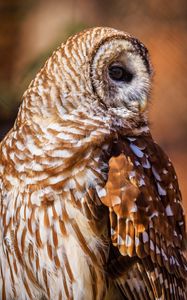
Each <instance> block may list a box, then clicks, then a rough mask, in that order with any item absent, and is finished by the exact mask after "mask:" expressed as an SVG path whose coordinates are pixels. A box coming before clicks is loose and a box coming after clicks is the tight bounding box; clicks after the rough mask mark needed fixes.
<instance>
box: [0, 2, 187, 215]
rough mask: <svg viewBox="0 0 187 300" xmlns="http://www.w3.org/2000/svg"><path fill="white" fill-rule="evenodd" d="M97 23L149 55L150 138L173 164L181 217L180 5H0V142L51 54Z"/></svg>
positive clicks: (183, 31) (186, 78) (185, 66)
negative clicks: (134, 38)
mask: <svg viewBox="0 0 187 300" xmlns="http://www.w3.org/2000/svg"><path fill="white" fill-rule="evenodd" d="M98 25H105V26H111V27H116V28H118V29H122V30H124V31H127V32H129V33H131V34H133V35H135V36H137V37H138V38H139V39H141V40H142V41H143V42H144V43H145V44H146V46H147V47H148V49H149V50H150V53H151V57H152V61H153V66H154V70H155V76H154V86H153V91H152V105H151V107H150V119H151V126H152V132H153V136H154V138H155V140H156V141H157V142H159V143H160V144H161V145H162V147H163V148H164V149H165V151H166V152H167V153H168V154H169V156H170V158H171V159H172V161H173V162H174V165H175V167H176V170H177V174H178V177H179V182H180V187H181V191H182V194H183V199H184V205H185V207H186V211H187V155H186V152H187V75H186V74H187V1H186V0H172V1H171V0H133V1H130V0H116V1H113V0H102V1H100V0H68V1H67V0H0V139H2V137H3V136H4V134H5V133H6V132H7V130H8V129H9V128H10V127H11V126H12V124H13V122H14V119H15V117H16V113H17V109H18V106H19V103H20V101H21V97H22V94H23V92H24V90H25V89H26V88H27V86H28V84H29V82H30V81H31V79H32V78H33V77H34V76H35V74H36V72H37V71H38V70H39V69H40V68H41V66H42V65H43V63H44V62H45V60H46V58H48V57H49V56H50V54H51V52H52V51H53V50H54V49H55V48H56V47H57V46H58V45H59V44H60V43H61V42H63V41H65V40H66V38H67V37H68V36H69V35H71V34H73V33H75V32H77V31H80V30H82V29H84V28H86V27H91V26H98Z"/></svg>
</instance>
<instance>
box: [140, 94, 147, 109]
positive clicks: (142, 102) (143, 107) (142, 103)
mask: <svg viewBox="0 0 187 300" xmlns="http://www.w3.org/2000/svg"><path fill="white" fill-rule="evenodd" d="M147 103H148V100H147V97H144V98H143V99H141V101H140V103H139V110H140V112H141V113H143V112H144V111H145V110H146V108H147Z"/></svg>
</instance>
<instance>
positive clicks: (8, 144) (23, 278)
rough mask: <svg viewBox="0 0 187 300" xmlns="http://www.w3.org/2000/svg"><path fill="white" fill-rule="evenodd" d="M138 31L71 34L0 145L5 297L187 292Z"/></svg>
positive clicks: (167, 164) (136, 298) (173, 180)
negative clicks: (152, 124) (150, 115)
mask: <svg viewBox="0 0 187 300" xmlns="http://www.w3.org/2000/svg"><path fill="white" fill-rule="evenodd" d="M152 73H153V71H152V66H151V62H150V58H149V54H148V51H147V49H146V48H145V46H144V45H143V44H142V43H141V42H140V41H139V40H138V39H136V38H134V37H132V36H131V35H129V34H127V33H124V32H122V31H118V30H115V29H112V28H105V27H96V28H92V29H88V30H85V31H83V32H81V33H79V34H76V35H75V36H73V37H70V38H69V39H68V40H67V42H66V43H65V44H62V45H61V46H60V47H59V48H58V49H57V50H56V51H55V52H54V53H53V54H52V56H51V57H50V58H49V59H48V60H47V62H46V63H45V65H44V67H43V68H42V69H41V71H40V72H39V73H38V74H37V75H36V77H35V79H34V80H33V81H32V82H31V84H30V86H29V87H28V89H27V90H26V92H25V93H24V95H23V101H22V104H21V106H20V109H19V112H18V116H17V119H16V121H15V124H14V126H13V128H12V129H11V130H10V131H9V133H8V134H7V135H6V137H5V138H4V139H3V141H2V142H1V144H0V236H1V239H0V241H1V243H0V299H2V300H5V299H6V300H9V299H10V300H13V299H14V300H18V299H19V300H25V299H28V300H31V299H32V300H44V299H45V300H50V299H51V300H52V299H54V300H115V299H116V300H120V299H129V300H146V299H147V300H148V299H152V300H154V299H157V300H161V299H163V300H169V299H176V300H178V299H183V300H184V299H186V292H185V287H186V274H187V263H186V258H185V220H184V213H183V209H182V204H181V194H180V191H179V186H178V181H177V177H176V174H175V171H174V168H173V165H172V163H171V161H170V160H169V158H168V157H167V155H166V154H165V153H164V152H163V150H162V149H161V148H160V147H159V146H158V145H157V144H156V143H155V142H154V140H153V139H152V136H151V133H150V130H149V121H148V116H147V111H148V106H149V95H150V90H151V85H152Z"/></svg>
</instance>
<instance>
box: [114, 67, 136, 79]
mask: <svg viewBox="0 0 187 300" xmlns="http://www.w3.org/2000/svg"><path fill="white" fill-rule="evenodd" d="M109 76H110V78H111V79H112V80H114V81H123V82H126V83H129V82H130V81H131V80H132V78H133V74H132V73H131V72H130V71H128V70H127V69H125V68H124V67H122V66H110V67H109Z"/></svg>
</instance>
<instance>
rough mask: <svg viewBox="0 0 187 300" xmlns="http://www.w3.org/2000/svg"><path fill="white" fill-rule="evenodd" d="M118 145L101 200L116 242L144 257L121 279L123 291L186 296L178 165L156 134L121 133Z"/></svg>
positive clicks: (126, 253) (129, 254)
mask: <svg viewBox="0 0 187 300" xmlns="http://www.w3.org/2000/svg"><path fill="white" fill-rule="evenodd" d="M114 147H115V149H114V150H113V153H112V151H111V158H110V160H109V171H108V180H107V182H106V185H105V187H104V189H105V196H103V197H101V201H102V203H103V204H105V205H106V206H107V207H108V208H109V218H110V233H111V241H112V243H113V246H115V247H117V248H118V249H119V253H120V255H121V256H123V257H129V258H130V257H131V258H132V257H134V256H137V257H138V258H139V259H140V262H139V263H138V265H137V263H136V264H135V266H134V267H133V269H131V268H129V270H128V276H129V278H126V279H125V280H122V281H123V284H121V283H120V285H122V286H123V289H124V294H125V295H127V297H128V298H129V299H131V298H132V299H178V298H180V299H186V298H185V285H186V282H185V281H186V276H187V263H186V258H185V255H184V251H185V238H186V236H185V220H184V213H183V209H182V205H181V194H180V191H179V187H178V182H177V177H176V174H175V171H174V168H173V166H172V164H171V162H170V160H169V159H168V157H167V156H166V155H165V154H164V152H163V151H162V150H161V149H160V147H159V146H158V145H157V144H156V143H154V141H153V140H152V138H151V136H144V137H137V138H134V137H133V139H132V138H121V139H120V140H119V141H118V145H117V143H116V142H115V145H114ZM116 148H118V149H119V150H116ZM109 263H110V262H109ZM142 272H143V273H142ZM124 273H125V272H124ZM120 278H122V279H123V276H122V277H120ZM137 278H138V279H137ZM118 281H119V280H118ZM142 282H143V283H144V284H142ZM148 282H149V290H150V295H148V296H146V297H147V298H145V293H146V292H145V288H144V289H143V290H142V291H141V289H142V286H144V287H145V286H147V287H148ZM150 286H151V289H150ZM151 290H152V292H151ZM136 293H137V296H136ZM131 294H132V295H133V296H130V295H131ZM128 295H129V296H128ZM133 297H134V298H133Z"/></svg>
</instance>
